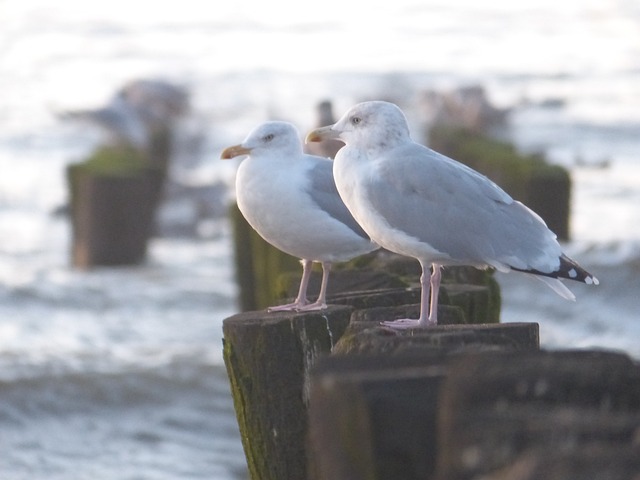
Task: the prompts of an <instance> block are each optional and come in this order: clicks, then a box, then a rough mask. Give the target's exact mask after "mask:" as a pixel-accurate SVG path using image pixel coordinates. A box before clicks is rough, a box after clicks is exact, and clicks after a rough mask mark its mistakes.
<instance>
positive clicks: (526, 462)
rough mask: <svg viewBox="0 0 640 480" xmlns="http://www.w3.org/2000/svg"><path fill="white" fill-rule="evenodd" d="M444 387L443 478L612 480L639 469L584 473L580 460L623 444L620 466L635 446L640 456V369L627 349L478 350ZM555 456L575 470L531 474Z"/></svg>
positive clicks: (455, 367)
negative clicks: (639, 443)
mask: <svg viewBox="0 0 640 480" xmlns="http://www.w3.org/2000/svg"><path fill="white" fill-rule="evenodd" d="M441 390H442V391H441V395H440V402H441V406H440V409H439V419H438V424H439V429H440V432H441V435H440V445H439V459H438V477H437V478H438V479H440V480H445V479H446V480H463V479H465V480H466V479H472V478H480V477H482V478H495V479H496V480H498V479H501V478H505V479H506V478H509V479H527V478H545V479H554V480H555V479H561V478H590V479H596V478H597V479H605V478H606V479H612V478H634V475H636V474H637V472H638V470H637V469H636V470H626V471H625V474H624V475H620V476H608V475H611V473H612V470H607V464H603V465H600V466H599V467H598V468H599V469H600V472H601V473H600V474H598V473H596V472H597V471H598V468H595V469H594V471H592V472H591V473H590V474H588V475H586V476H580V475H577V474H576V470H579V469H580V468H583V470H584V467H579V465H574V466H573V467H572V466H571V462H572V461H574V460H575V461H578V460H579V459H580V458H581V456H582V460H581V461H584V456H583V454H584V452H585V451H588V450H591V451H592V452H593V454H594V455H601V458H603V459H607V458H608V459H609V461H614V462H615V461H616V459H615V456H613V455H612V451H611V450H619V451H620V452H622V453H621V455H620V456H619V458H618V460H619V461H620V466H622V465H629V464H628V461H627V459H628V458H629V457H628V455H629V449H630V448H633V446H634V445H635V447H636V455H638V451H637V439H638V437H637V435H638V431H639V430H638V429H640V367H638V365H637V364H635V363H634V362H633V361H632V360H631V359H630V358H629V357H628V356H626V355H624V354H622V353H617V352H603V351H557V352H538V353H527V352H518V353H517V354H516V353H491V354H487V353H484V354H476V355H469V356H466V357H461V358H458V359H457V360H456V361H455V362H453V363H452V364H451V365H450V367H449V373H448V376H447V378H446V380H445V381H444V382H443V384H442V388H441ZM547 456H548V457H549V458H555V460H554V464H555V465H556V468H557V467H559V466H562V465H564V467H565V468H568V469H567V470H566V471H565V472H564V474H560V475H559V476H540V477H529V476H528V473H527V472H533V471H535V470H536V469H537V470H539V471H544V470H543V469H542V470H541V465H543V464H544V463H545V462H546V458H547ZM594 458H595V457H594ZM637 458H640V456H638V457H637ZM638 464H639V462H638V461H636V462H635V465H636V466H637V465H638ZM592 466H593V467H596V465H592ZM551 471H553V469H552V470H551ZM559 471H560V472H561V471H562V470H561V469H560V470H559ZM518 472H519V473H518ZM492 474H495V475H496V476H495V477H493V476H491V475H492Z"/></svg>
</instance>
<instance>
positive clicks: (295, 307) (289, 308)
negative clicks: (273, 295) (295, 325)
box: [267, 302, 307, 312]
mask: <svg viewBox="0 0 640 480" xmlns="http://www.w3.org/2000/svg"><path fill="white" fill-rule="evenodd" d="M306 306H307V304H305V303H300V302H294V303H287V304H286V305H276V306H274V307H268V308H267V312H298V311H300V310H301V309H303V308H305V307H306Z"/></svg>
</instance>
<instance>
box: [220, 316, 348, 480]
mask: <svg viewBox="0 0 640 480" xmlns="http://www.w3.org/2000/svg"><path fill="white" fill-rule="evenodd" d="M351 310H352V309H351V308H350V307H347V306H332V307H329V308H328V309H326V310H323V311H320V312H308V313H295V312H283V313H267V312H264V311H261V312H247V313H242V314H238V315H234V316H232V317H230V318H227V319H225V320H224V323H223V332H224V360H225V365H226V367H227V373H228V374H229V379H230V381H231V391H232V395H233V399H234V406H235V410H236V415H237V418H238V424H239V427H240V434H241V437H242V444H243V447H244V451H245V455H246V458H247V464H248V467H249V472H250V474H251V478H252V479H253V480H282V479H287V480H306V479H307V463H306V442H305V439H306V435H307V401H308V393H309V392H308V388H309V387H308V376H307V373H308V370H309V369H310V368H311V366H312V365H313V364H314V363H315V361H316V360H317V358H318V357H319V356H320V355H322V354H328V353H329V352H330V351H331V348H332V347H333V346H334V344H335V342H337V340H338V339H339V338H340V337H341V336H342V334H343V332H344V330H345V329H346V327H347V324H348V323H349V317H350V314H351Z"/></svg>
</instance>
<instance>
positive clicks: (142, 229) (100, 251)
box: [70, 171, 162, 268]
mask: <svg viewBox="0 0 640 480" xmlns="http://www.w3.org/2000/svg"><path fill="white" fill-rule="evenodd" d="M70 181H72V182H73V183H74V185H73V192H74V195H75V198H74V200H73V201H72V208H71V213H72V230H73V243H72V263H73V265H74V266H76V267H80V268H89V267H92V266H94V265H131V264H136V263H140V262H141V261H143V260H144V258H145V255H146V251H147V242H148V239H149V237H150V236H151V234H152V232H153V226H154V220H155V210H156V206H157V204H158V197H159V192H160V190H161V188H162V179H161V178H160V177H159V176H158V175H155V174H154V172H153V171H148V172H144V173H141V174H138V175H134V176H104V175H93V174H91V173H89V172H83V171H78V172H77V173H76V174H74V175H70Z"/></svg>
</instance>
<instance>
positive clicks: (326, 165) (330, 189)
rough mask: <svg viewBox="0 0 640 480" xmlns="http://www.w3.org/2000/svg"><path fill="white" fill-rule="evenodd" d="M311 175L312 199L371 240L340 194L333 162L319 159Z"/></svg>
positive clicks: (360, 234)
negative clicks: (334, 175)
mask: <svg viewBox="0 0 640 480" xmlns="http://www.w3.org/2000/svg"><path fill="white" fill-rule="evenodd" d="M310 175H311V182H310V183H309V196H310V197H311V199H312V200H313V201H314V202H315V203H316V204H317V205H318V206H319V207H320V208H321V209H322V210H324V211H325V212H327V213H328V214H329V215H330V216H331V217H333V218H335V219H336V220H338V221H340V222H342V223H343V224H344V225H346V226H347V227H349V228H350V229H351V230H353V231H354V232H355V233H356V234H357V235H359V236H360V237H362V238H365V239H367V240H369V236H368V235H367V234H366V233H365V231H364V230H363V229H362V227H361V226H360V225H359V224H358V222H356V220H355V219H354V218H353V216H352V215H351V213H350V212H349V210H348V209H347V207H346V206H345V204H344V202H343V201H342V199H341V198H340V195H339V194H338V189H337V188H336V184H335V181H334V179H333V162H331V161H330V160H319V161H318V162H317V165H315V166H314V167H313V168H312V169H311V171H310Z"/></svg>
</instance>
